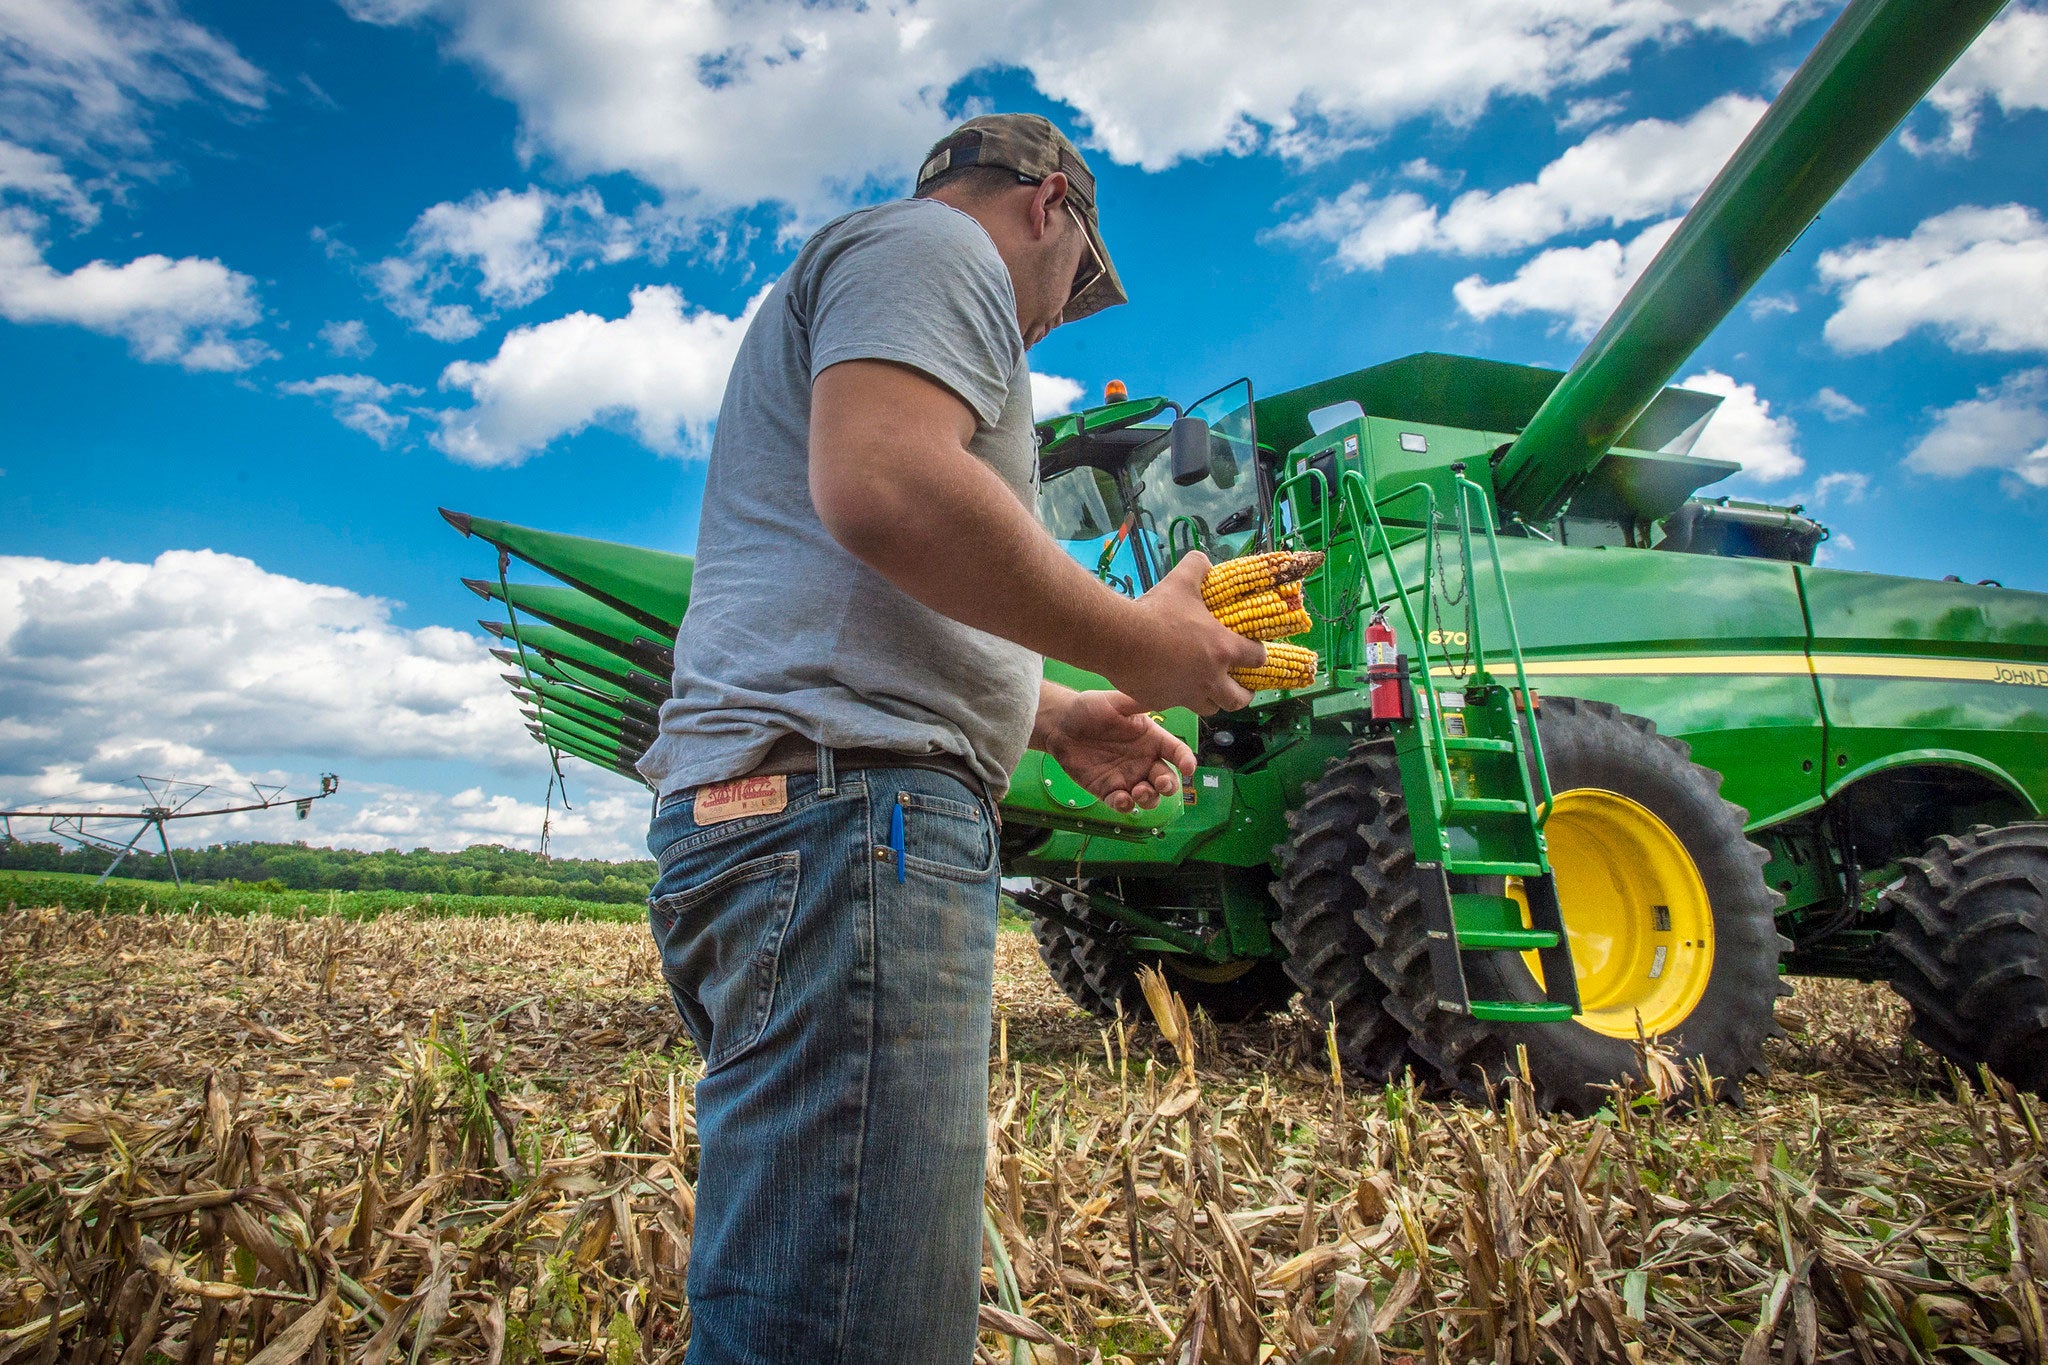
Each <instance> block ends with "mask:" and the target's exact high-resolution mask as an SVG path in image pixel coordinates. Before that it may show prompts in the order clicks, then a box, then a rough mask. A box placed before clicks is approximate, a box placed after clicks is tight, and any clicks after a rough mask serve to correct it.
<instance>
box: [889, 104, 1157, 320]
mask: <svg viewBox="0 0 2048 1365" xmlns="http://www.w3.org/2000/svg"><path fill="white" fill-rule="evenodd" d="M962 166H1000V167H1002V168H1003V169H1005V170H1010V171H1015V172H1016V173H1017V174H1018V175H1022V176H1027V177H1029V178H1030V179H1032V180H1043V179H1045V178H1046V177H1047V176H1049V175H1051V174H1052V173H1053V172H1054V171H1058V172H1060V173H1061V174H1063V175H1065V176H1066V177H1067V201H1068V202H1069V203H1070V204H1072V205H1073V207H1074V215H1075V217H1076V218H1078V219H1079V220H1080V223H1081V230H1082V231H1083V232H1085V233H1086V234H1087V236H1088V247H1089V250H1090V251H1091V252H1092V253H1093V256H1092V259H1091V260H1089V261H1087V262H1086V263H1085V264H1084V265H1083V266H1082V273H1083V274H1084V275H1090V274H1092V275H1093V276H1094V278H1092V279H1089V280H1087V281H1086V282H1085V284H1084V285H1083V286H1082V287H1080V288H1078V289H1076V290H1075V292H1074V294H1073V295H1072V296H1071V297H1069V298H1068V299H1067V306H1066V308H1065V309H1064V310H1063V311H1062V312H1061V314H1060V320H1061V321H1063V322H1073V321H1076V320H1077V319H1080V318H1085V317H1087V316H1088V315H1089V314H1090V313H1099V312H1101V311H1102V310H1103V309H1105V308H1113V307H1115V306H1116V305H1117V304H1119V303H1126V302H1128V301H1129V299H1128V297H1127V296H1126V295H1125V293H1124V286H1123V281H1122V280H1121V279H1119V278H1118V277H1117V273H1116V266H1115V265H1113V264H1111V262H1110V259H1109V248H1108V246H1106V245H1104V243H1103V240H1102V225H1101V222H1100V220H1099V218H1098V216H1097V213H1096V204H1095V174H1094V172H1092V171H1090V170H1089V169H1088V163H1087V162H1086V161H1083V160H1082V159H1081V153H1080V152H1078V151H1076V150H1075V148H1074V144H1073V143H1071V142H1069V141H1067V138H1066V135H1065V134H1064V133H1062V132H1060V130H1059V129H1057V128H1055V127H1053V125H1052V122H1051V121H1050V120H1048V119H1043V118H1040V117H1039V116H1038V115H1036V114H984V115H982V116H981V117H980V118H972V119H969V120H967V122H965V123H963V124H961V125H960V126H959V127H958V128H955V129H954V130H953V131H952V132H950V133H948V134H946V136H945V137H944V139H942V140H941V141H940V143H939V145H938V146H936V147H934V148H932V154H931V155H930V156H929V157H927V158H926V159H925V163H924V165H922V166H920V167H918V168H917V185H918V188H919V189H922V188H924V185H925V182H927V181H929V180H932V179H935V178H936V177H938V176H941V175H944V174H945V173H946V172H947V171H951V170H958V169H959V168H960V167H962ZM1098 263H1099V265H1100V266H1101V269H1100V272H1099V273H1098V272H1096V271H1093V270H1091V269H1090V267H1091V266H1093V265H1096V264H1098Z"/></svg>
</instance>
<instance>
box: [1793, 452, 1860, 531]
mask: <svg viewBox="0 0 2048 1365" xmlns="http://www.w3.org/2000/svg"><path fill="white" fill-rule="evenodd" d="M1869 491H1870V476H1869V475H1868V474H1859V473H1857V472H1856V471H1854V470H1843V469H1838V470H1836V471H1835V472H1834V473H1832V474H1823V475H1821V476H1820V478H1819V479H1817V480H1815V481H1814V485H1813V491H1812V492H1811V493H1809V494H1807V495H1806V496H1805V497H1803V498H1798V497H1795V498H1794V499H1793V501H1794V502H1804V503H1806V504H1808V505H1810V506H1813V507H1825V506H1827V505H1828V504H1829V503H1830V502H1836V501H1840V502H1844V503H1850V502H1862V501H1863V495H1864V494H1865V493H1867V492H1869ZM1849 548H1850V549H1852V550H1853V549H1854V548H1856V547H1855V546H1853V545H1852V546H1850V547H1849Z"/></svg>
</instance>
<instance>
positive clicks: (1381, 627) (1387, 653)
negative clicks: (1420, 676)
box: [1365, 611, 1408, 720]
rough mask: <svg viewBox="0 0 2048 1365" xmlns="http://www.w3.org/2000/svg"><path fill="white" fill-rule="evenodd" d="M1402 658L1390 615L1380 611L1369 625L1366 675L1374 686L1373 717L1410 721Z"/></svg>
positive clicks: (1366, 637) (1366, 640)
mask: <svg viewBox="0 0 2048 1365" xmlns="http://www.w3.org/2000/svg"><path fill="white" fill-rule="evenodd" d="M1401 671H1402V670H1401V656H1400V655H1399V654H1397V653H1395V652H1394V628H1393V627H1392V626H1390V625H1388V624H1387V614H1386V612H1384V611H1380V612H1376V613H1374V615H1373V618H1372V620H1370V621H1368V622H1366V624H1365V676H1366V681H1367V682H1369V683H1371V684H1372V718H1373V719H1374V720H1407V719H1408V708H1407V706H1406V705H1404V702H1405V701H1406V698H1405V697H1404V696H1403V691H1402V687H1401V683H1402V677H1401Z"/></svg>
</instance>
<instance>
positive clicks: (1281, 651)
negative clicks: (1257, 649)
mask: <svg viewBox="0 0 2048 1365" xmlns="http://www.w3.org/2000/svg"><path fill="white" fill-rule="evenodd" d="M1316 662H1317V661H1316V652H1315V651H1314V650H1312V649H1306V648H1303V647H1302V646H1301V645H1290V644H1284V643H1280V642H1278V641H1275V642H1273V643H1271V644H1268V645H1267V646H1266V662H1265V663H1264V664H1262V665H1261V666H1259V667H1257V668H1236V669H1232V670H1231V672H1230V676H1231V677H1232V678H1233V679H1235V680H1236V681H1237V682H1238V683H1239V684H1241V685H1242V686H1244V687H1248V688H1250V689H1251V690H1252V691H1254V692H1264V691H1270V690H1273V689H1276V688H1297V687H1307V686H1309V685H1310V684H1311V683H1313V682H1314V681H1315V679H1316Z"/></svg>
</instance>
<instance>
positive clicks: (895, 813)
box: [889, 797, 907, 884]
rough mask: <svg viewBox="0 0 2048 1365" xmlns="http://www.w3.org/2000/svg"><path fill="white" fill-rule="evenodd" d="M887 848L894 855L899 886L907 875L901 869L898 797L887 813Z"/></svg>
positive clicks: (901, 833)
mask: <svg viewBox="0 0 2048 1365" xmlns="http://www.w3.org/2000/svg"><path fill="white" fill-rule="evenodd" d="M889 847H890V849H891V850H893V851H894V852H895V854H896V880H897V882H898V884H901V883H902V882H903V880H904V878H905V877H906V875H907V874H906V873H905V871H904V868H903V801H902V799H901V798H900V797H899V798H898V799H897V801H896V805H895V808H894V809H892V810H891V811H890V812H889Z"/></svg>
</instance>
